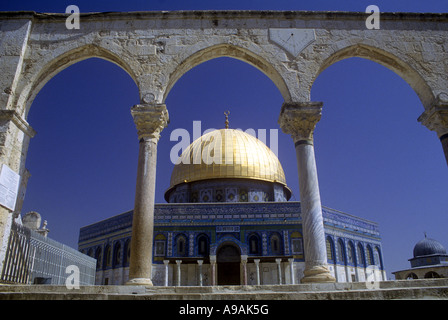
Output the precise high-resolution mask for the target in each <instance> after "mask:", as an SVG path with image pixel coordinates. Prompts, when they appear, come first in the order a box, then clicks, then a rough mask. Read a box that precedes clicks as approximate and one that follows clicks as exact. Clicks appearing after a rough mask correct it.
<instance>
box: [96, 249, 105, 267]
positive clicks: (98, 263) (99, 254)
mask: <svg viewBox="0 0 448 320" xmlns="http://www.w3.org/2000/svg"><path fill="white" fill-rule="evenodd" d="M102 256H103V252H102V250H101V248H100V247H98V248H96V251H95V259H96V268H97V269H101V266H102V264H101V259H102Z"/></svg>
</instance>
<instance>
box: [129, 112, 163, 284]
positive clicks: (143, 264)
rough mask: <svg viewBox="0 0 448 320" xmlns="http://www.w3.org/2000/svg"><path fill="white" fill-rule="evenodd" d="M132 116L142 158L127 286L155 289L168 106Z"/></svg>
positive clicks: (139, 159) (139, 161) (139, 168)
mask: <svg viewBox="0 0 448 320" xmlns="http://www.w3.org/2000/svg"><path fill="white" fill-rule="evenodd" d="M131 114H132V117H133V118H134V122H135V125H136V127H137V133H138V138H139V155H138V166H137V183H136V191H135V204H134V213H133V220H132V240H131V257H130V266H129V282H128V284H132V285H135V284H141V285H149V286H152V281H151V269H152V246H153V232H154V230H153V229H154V200H155V183H156V163H157V143H158V141H159V138H160V132H161V131H162V130H163V129H164V128H165V127H166V125H167V124H168V111H167V109H166V106H165V105H136V106H134V107H133V108H132V109H131Z"/></svg>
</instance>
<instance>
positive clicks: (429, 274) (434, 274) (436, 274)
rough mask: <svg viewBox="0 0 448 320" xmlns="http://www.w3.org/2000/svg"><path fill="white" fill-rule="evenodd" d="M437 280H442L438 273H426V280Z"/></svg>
mask: <svg viewBox="0 0 448 320" xmlns="http://www.w3.org/2000/svg"><path fill="white" fill-rule="evenodd" d="M435 278H441V277H440V275H439V274H438V273H437V272H435V271H429V272H427V273H425V279H435Z"/></svg>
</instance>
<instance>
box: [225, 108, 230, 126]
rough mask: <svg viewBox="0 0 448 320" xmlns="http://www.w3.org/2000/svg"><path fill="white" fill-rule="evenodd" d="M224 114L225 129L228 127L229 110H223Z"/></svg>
mask: <svg viewBox="0 0 448 320" xmlns="http://www.w3.org/2000/svg"><path fill="white" fill-rule="evenodd" d="M224 114H225V116H226V129H229V114H230V111H228V110H227V111H224Z"/></svg>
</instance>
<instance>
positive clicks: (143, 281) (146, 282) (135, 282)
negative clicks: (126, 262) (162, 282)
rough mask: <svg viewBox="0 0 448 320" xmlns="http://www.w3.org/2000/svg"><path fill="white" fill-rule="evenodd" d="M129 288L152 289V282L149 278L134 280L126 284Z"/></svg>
mask: <svg viewBox="0 0 448 320" xmlns="http://www.w3.org/2000/svg"><path fill="white" fill-rule="evenodd" d="M126 285H127V286H146V287H152V286H153V284H152V281H151V279H148V278H134V279H130V280H129V281H128V282H126Z"/></svg>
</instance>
